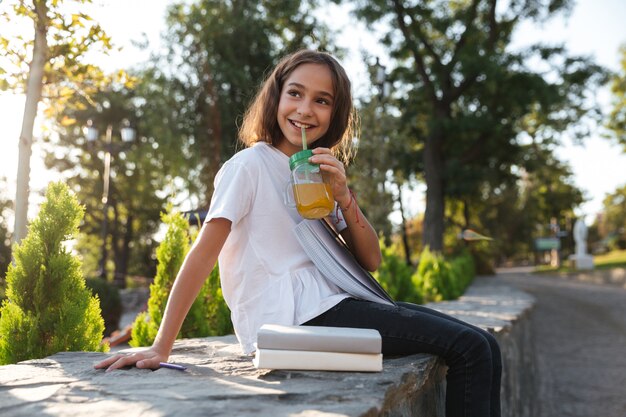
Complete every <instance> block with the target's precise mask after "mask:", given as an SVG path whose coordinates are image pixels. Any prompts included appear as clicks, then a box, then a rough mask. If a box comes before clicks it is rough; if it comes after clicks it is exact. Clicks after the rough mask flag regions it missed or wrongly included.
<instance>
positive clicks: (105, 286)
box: [85, 277, 122, 336]
mask: <svg viewBox="0 0 626 417" xmlns="http://www.w3.org/2000/svg"><path fill="white" fill-rule="evenodd" d="M85 284H86V285H87V288H89V289H90V290H91V292H92V293H93V295H94V296H96V297H97V298H98V300H100V309H101V310H102V318H103V319H104V335H105V336H108V335H110V334H111V333H113V332H114V331H115V330H117V329H118V328H119V324H120V318H121V316H122V299H121V297H120V291H119V289H118V288H117V287H116V286H115V285H113V284H111V283H109V282H108V281H105V280H104V279H102V278H100V277H96V278H87V279H86V280H85Z"/></svg>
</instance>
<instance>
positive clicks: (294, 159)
mask: <svg viewBox="0 0 626 417" xmlns="http://www.w3.org/2000/svg"><path fill="white" fill-rule="evenodd" d="M312 156H313V151H312V150H311V149H304V150H302V151H299V152H296V153H294V154H293V155H291V157H290V158H289V169H291V170H293V168H294V167H295V166H296V165H297V164H298V163H299V162H302V160H305V161H307V162H308V159H309V158H310V157H312Z"/></svg>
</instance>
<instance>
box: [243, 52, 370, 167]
mask: <svg viewBox="0 0 626 417" xmlns="http://www.w3.org/2000/svg"><path fill="white" fill-rule="evenodd" d="M302 64H320V65H326V66H327V67H328V69H329V70H330V73H331V77H332V82H333V89H334V92H333V93H334V94H333V96H334V100H333V110H332V113H331V120H330V126H329V127H328V131H327V132H326V133H325V134H324V136H322V137H320V138H319V139H318V140H316V141H315V142H314V143H313V144H312V145H311V147H313V148H317V147H326V148H331V149H333V152H334V154H335V155H336V156H337V157H338V158H340V159H342V160H343V162H344V163H348V161H349V159H350V158H351V157H352V150H353V146H352V140H353V136H354V135H355V134H356V130H357V124H358V118H357V115H356V111H355V110H354V106H353V103H352V93H351V91H350V88H351V87H350V79H349V78H348V76H347V74H346V72H345V70H344V69H343V67H342V66H341V65H340V64H339V63H338V62H337V60H336V59H335V58H333V57H332V56H331V55H330V54H328V53H326V52H319V51H311V50H300V51H297V52H294V53H292V54H290V55H287V56H286V57H284V58H283V59H282V60H281V61H280V62H279V63H278V64H277V65H276V67H275V68H274V71H272V73H271V74H270V75H269V77H267V79H265V81H264V82H263V84H262V85H261V87H260V89H259V91H258V93H257V95H256V97H255V98H254V100H253V101H252V104H251V105H250V107H249V108H248V110H247V111H246V113H245V115H244V118H243V123H242V124H241V127H240V129H239V140H241V142H243V143H244V144H245V145H246V146H250V145H252V144H254V143H256V142H267V143H270V144H272V145H274V146H276V145H278V144H279V143H280V142H281V141H282V140H284V138H283V133H282V131H281V130H280V126H279V125H278V120H277V113H278V102H279V101H280V94H281V91H282V88H283V85H284V83H285V81H286V80H287V78H289V76H290V75H291V73H292V72H293V71H294V70H295V69H296V68H297V67H298V66H299V65H302Z"/></svg>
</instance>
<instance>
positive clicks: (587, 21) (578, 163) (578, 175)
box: [0, 0, 626, 229]
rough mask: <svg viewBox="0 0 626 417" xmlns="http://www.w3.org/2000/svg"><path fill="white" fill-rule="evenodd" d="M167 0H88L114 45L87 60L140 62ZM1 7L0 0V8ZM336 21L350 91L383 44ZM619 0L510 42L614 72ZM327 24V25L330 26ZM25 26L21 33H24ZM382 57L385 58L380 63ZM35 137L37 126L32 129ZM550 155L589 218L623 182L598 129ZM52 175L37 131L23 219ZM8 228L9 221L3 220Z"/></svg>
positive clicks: (17, 100) (583, 1)
mask: <svg viewBox="0 0 626 417" xmlns="http://www.w3.org/2000/svg"><path fill="white" fill-rule="evenodd" d="M170 3H172V1H171V0H106V1H105V0H94V2H93V4H92V5H90V6H88V10H86V12H87V13H88V14H90V15H91V16H92V17H93V18H94V19H96V20H98V21H99V22H100V24H101V25H102V26H103V28H104V29H105V31H107V33H108V34H109V35H110V36H111V37H112V39H113V43H114V44H116V45H118V46H119V47H120V48H121V49H120V50H116V51H115V52H113V53H112V54H111V55H109V56H94V60H96V61H97V63H98V64H99V65H101V66H102V67H104V68H105V69H107V70H111V71H113V70H116V69H118V68H120V67H124V68H125V67H128V66H131V65H134V64H139V63H141V62H143V61H145V60H146V59H148V57H149V52H150V51H149V50H141V49H139V48H137V47H136V46H134V45H133V44H132V41H133V40H140V39H143V38H144V37H145V38H147V39H148V40H149V41H150V44H151V47H158V45H159V38H160V33H161V32H162V31H163V29H164V27H165V21H164V16H165V8H166V6H167V5H168V4H170ZM5 4H6V3H5ZM1 7H3V6H2V3H1V2H0V8H1ZM324 14H326V15H328V16H333V23H334V26H335V27H338V28H340V29H338V31H337V38H338V43H339V45H340V46H343V47H345V48H348V49H349V53H348V55H347V56H346V57H345V58H344V60H343V64H344V66H345V67H346V71H347V73H348V75H349V76H350V78H351V79H352V80H353V83H354V89H355V95H359V91H362V90H363V89H366V88H369V86H368V84H367V82H368V81H367V79H368V78H367V76H366V67H365V64H364V63H363V62H361V60H360V51H361V50H362V49H367V50H368V51H369V52H370V53H372V54H374V55H380V56H381V57H384V55H385V54H384V50H383V49H382V48H381V47H378V46H376V39H375V37H374V35H372V34H370V33H368V32H367V31H365V30H364V29H363V27H362V26H361V25H359V24H354V23H348V22H347V12H345V11H344V10H342V9H340V8H338V7H336V6H334V7H333V10H331V11H330V12H329V13H324ZM624 22H626V0H578V1H577V4H576V6H575V8H574V10H573V12H572V14H571V15H570V16H569V18H568V20H567V21H565V20H564V19H560V18H557V19H553V20H550V21H549V22H547V23H546V24H544V25H543V26H536V25H524V26H522V27H521V28H520V29H519V30H518V32H517V33H516V36H515V37H514V41H513V42H514V45H519V46H523V45H527V44H530V43H533V42H536V41H546V40H547V41H549V42H551V43H564V44H565V45H566V47H567V48H568V50H569V51H570V52H571V53H572V54H582V55H588V56H591V57H593V58H594V59H595V60H596V62H597V63H599V64H601V65H603V66H606V67H608V68H610V69H612V70H615V71H617V70H619V55H618V50H619V46H620V45H621V44H626V24H625V23H624ZM331 27H332V26H331ZM29 29H30V28H29V27H25V28H24V30H23V34H24V35H26V36H29V33H30V32H29ZM383 62H384V61H383ZM597 95H598V99H599V100H600V102H601V103H603V105H604V106H606V107H608V106H609V104H610V94H609V92H608V89H601V90H599V91H598V92H597ZM23 106H24V98H23V97H21V96H15V95H11V94H7V93H0V126H2V130H1V133H0V144H1V148H0V149H1V152H0V177H6V178H7V179H8V185H9V189H8V190H4V191H5V195H8V196H10V198H12V199H13V198H15V197H14V196H15V177H16V172H17V158H18V147H17V141H18V138H19V132H20V127H21V120H22V113H23ZM35 134H36V135H37V132H36V133H35ZM556 154H557V156H558V157H559V159H561V160H562V161H564V162H567V163H569V164H570V166H571V168H572V171H573V173H574V178H575V185H577V186H578V187H579V188H581V189H582V190H584V191H585V194H586V196H587V197H588V198H589V199H590V200H589V201H588V202H587V203H585V204H584V205H583V206H581V208H580V209H579V211H578V213H577V214H578V215H584V216H586V219H587V222H588V223H590V222H591V221H592V220H593V217H594V216H595V214H596V213H597V212H599V211H600V210H601V208H602V200H603V198H604V197H605V195H606V194H607V193H612V192H614V191H615V189H616V188H618V187H620V186H622V185H624V184H626V153H623V152H622V148H621V147H618V146H617V145H615V144H612V143H611V142H610V141H608V140H607V139H604V138H601V137H600V135H599V134H595V135H592V136H591V137H590V138H589V139H587V140H586V141H585V142H584V145H583V146H577V145H573V144H572V143H571V142H570V141H568V140H566V141H565V143H564V146H562V147H560V148H559V149H558V150H557V152H556ZM53 178H54V173H48V172H45V169H44V168H43V162H42V156H41V151H40V148H39V146H38V145H37V137H36V138H35V145H34V153H33V157H32V159H31V183H30V184H31V190H32V193H31V209H30V210H29V218H32V217H33V216H34V213H35V212H36V209H37V205H38V203H39V202H40V201H41V198H40V197H39V196H38V195H37V194H38V193H39V192H40V191H41V190H43V189H44V188H45V186H46V184H47V182H48V181H50V180H51V179H53ZM407 198H408V200H409V201H407V202H405V207H408V209H407V211H408V213H405V215H407V216H415V215H417V214H418V213H419V212H420V211H422V210H423V194H422V193H421V192H416V193H412V194H411V193H409V194H407ZM10 223H11V224H10V225H9V228H10V229H12V227H13V224H12V221H11V222H10Z"/></svg>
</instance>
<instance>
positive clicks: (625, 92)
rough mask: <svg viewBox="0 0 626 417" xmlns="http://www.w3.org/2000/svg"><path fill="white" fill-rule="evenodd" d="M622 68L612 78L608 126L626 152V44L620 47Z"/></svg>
mask: <svg viewBox="0 0 626 417" xmlns="http://www.w3.org/2000/svg"><path fill="white" fill-rule="evenodd" d="M620 54H621V66H622V68H621V70H620V72H619V73H617V74H614V75H613V77H612V78H611V91H612V93H613V109H612V110H611V113H610V115H609V120H608V128H609V129H611V130H612V131H613V133H614V135H615V137H616V138H617V141H618V142H619V143H621V144H622V145H623V146H624V151H625V152H626V45H623V46H622V47H621V48H620Z"/></svg>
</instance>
